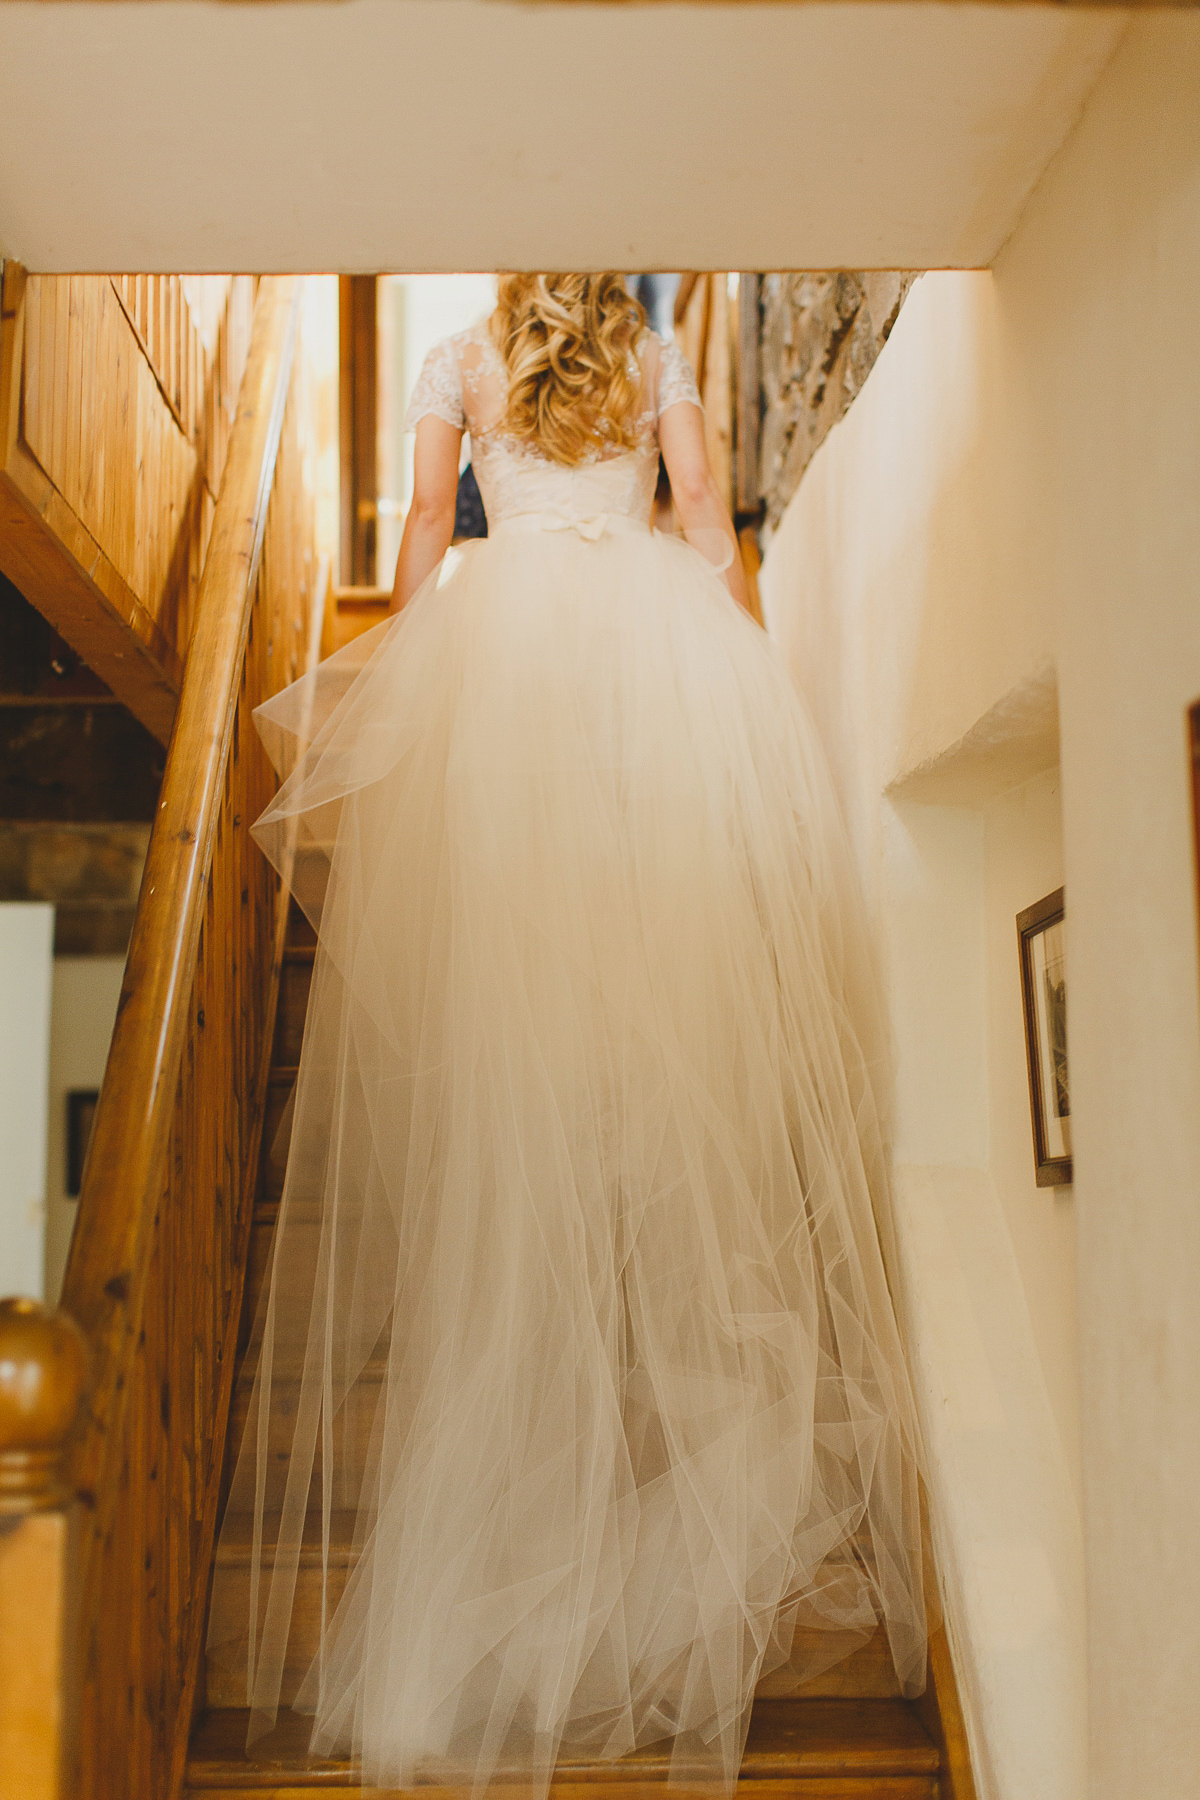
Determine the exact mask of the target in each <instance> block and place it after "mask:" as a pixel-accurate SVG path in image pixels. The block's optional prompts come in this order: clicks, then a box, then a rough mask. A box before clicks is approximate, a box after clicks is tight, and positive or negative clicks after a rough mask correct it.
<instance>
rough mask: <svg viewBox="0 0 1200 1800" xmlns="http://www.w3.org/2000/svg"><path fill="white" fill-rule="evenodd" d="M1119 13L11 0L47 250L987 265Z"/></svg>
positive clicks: (198, 258)
mask: <svg viewBox="0 0 1200 1800" xmlns="http://www.w3.org/2000/svg"><path fill="white" fill-rule="evenodd" d="M1123 22H1124V21H1123V15H1122V14H1120V13H1119V12H1117V11H1115V10H1114V11H1107V10H1099V11H1097V12H1088V11H1086V10H1082V9H1075V8H1072V9H1069V10H1064V9H1062V8H1056V7H1044V8H1039V7H988V6H927V5H919V4H918V5H904V4H899V5H890V6H872V5H833V6H794V7H789V6H779V5H771V4H767V5H761V6H748V5H724V4H720V3H719V0H716V3H713V4H704V5H700V6H686V5H678V6H672V5H651V6H611V5H610V6H581V5H578V4H571V5H553V4H545V5H537V6H530V5H527V4H521V3H520V0H518V3H516V4H504V3H503V0H344V3H343V4H340V5H312V4H302V5H296V4H286V3H281V4H277V5H272V6H206V5H193V4H174V3H172V0H159V4H157V5H155V6H152V7H147V6H144V5H139V4H122V3H120V0H99V3H95V0H92V3H89V0H71V3H68V4H54V3H50V4H45V3H43V0H5V4H4V5H3V6H0V253H3V254H5V255H10V256H16V257H18V258H20V259H21V260H22V261H24V262H25V263H26V264H27V265H28V266H29V267H31V268H35V269H42V270H78V269H114V268H116V269H166V270H178V269H195V270H201V269H216V270H226V269H251V270H287V269H291V270H299V271H302V272H303V271H308V270H312V269H340V270H342V271H343V272H348V271H351V270H364V271H368V272H373V271H376V270H381V269H394V270H397V271H400V270H407V271H419V270H453V269H497V268H501V269H503V268H530V267H532V268H547V267H550V268H560V269H561V268H595V267H609V268H618V269H653V268H666V269H681V268H693V269H696V268H699V269H704V268H717V269H738V268H742V269H778V268H810V269H811V268H830V267H838V266H847V267H850V268H870V267H881V268H888V269H894V268H908V269H923V268H930V267H942V266H946V265H955V264H963V265H975V264H979V263H982V262H986V261H987V260H988V259H989V258H990V257H991V256H992V255H994V254H995V251H996V249H997V248H998V247H999V245H1000V244H1001V243H1003V241H1004V239H1005V237H1006V236H1007V234H1008V232H1009V231H1010V230H1011V228H1012V225H1013V223H1014V222H1015V220H1016V218H1017V215H1018V213H1019V211H1020V208H1021V205H1022V204H1023V202H1024V200H1025V197H1026V196H1027V194H1028V193H1029V190H1030V188H1031V187H1032V185H1033V183H1034V182H1035V181H1036V180H1037V178H1038V176H1039V175H1040V174H1041V172H1042V170H1043V169H1044V167H1045V165H1046V163H1047V161H1048V159H1049V158H1050V156H1051V155H1052V154H1053V153H1054V151H1055V149H1056V148H1057V146H1058V145H1059V144H1060V143H1061V142H1062V140H1063V137H1064V136H1065V135H1066V132H1067V131H1068V130H1069V129H1070V126H1071V124H1072V122H1073V120H1074V118H1075V117H1076V115H1077V113H1078V109H1079V107H1080V105H1081V103H1082V101H1083V99H1084V97H1085V95H1086V94H1087V92H1088V90H1089V88H1090V87H1091V85H1092V82H1093V81H1094V79H1095V77H1096V74H1097V72H1098V71H1099V69H1100V68H1102V67H1103V65H1104V62H1105V60H1106V58H1107V57H1108V56H1109V54H1110V53H1111V51H1112V49H1113V46H1114V44H1115V43H1116V41H1117V40H1118V38H1119V36H1120V33H1121V30H1122V26H1123Z"/></svg>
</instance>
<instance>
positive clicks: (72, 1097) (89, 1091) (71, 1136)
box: [67, 1088, 100, 1200]
mask: <svg viewBox="0 0 1200 1800" xmlns="http://www.w3.org/2000/svg"><path fill="white" fill-rule="evenodd" d="M99 1098H100V1095H99V1092H98V1090H97V1089H96V1088H71V1089H69V1090H68V1093H67V1194H68V1196H69V1198H70V1199H72V1200H77V1199H78V1198H79V1192H80V1189H81V1188H82V1187H83V1165H84V1163H85V1162H86V1161H87V1148H88V1139H89V1138H90V1137H91V1135H92V1120H93V1119H94V1118H95V1116H96V1102H97V1101H98V1100H99Z"/></svg>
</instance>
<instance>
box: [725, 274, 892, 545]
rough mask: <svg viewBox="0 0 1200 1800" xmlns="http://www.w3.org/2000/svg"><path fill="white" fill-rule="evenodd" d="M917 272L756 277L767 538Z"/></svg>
mask: <svg viewBox="0 0 1200 1800" xmlns="http://www.w3.org/2000/svg"><path fill="white" fill-rule="evenodd" d="M914 280H915V276H913V275H910V274H906V273H904V272H902V271H897V270H869V271H865V272H860V273H854V272H847V271H842V270H834V271H816V272H813V273H807V274H790V275H763V276H761V277H760V279H759V287H758V295H759V379H760V382H761V405H762V423H761V433H760V437H759V457H758V469H759V491H760V493H761V495H762V499H763V502H764V507H765V512H764V520H763V537H764V541H765V540H766V539H769V537H770V536H771V534H772V532H773V531H774V529H775V527H776V526H777V525H778V523H779V520H780V519H781V518H782V516H783V512H784V508H785V507H786V506H787V503H788V501H789V500H790V499H791V497H792V495H793V494H794V493H795V491H796V489H797V488H798V487H799V485H800V477H801V476H802V475H803V473H804V471H805V469H806V468H807V467H808V464H809V462H810V461H811V460H812V457H813V455H814V453H815V451H816V450H817V449H818V447H819V445H820V444H821V442H822V441H823V439H824V438H825V437H826V436H827V435H828V434H829V432H830V431H831V430H832V428H833V427H834V426H835V425H836V424H837V422H838V420H839V419H840V418H841V417H842V415H843V413H844V412H845V411H846V408H847V407H848V406H849V405H850V402H851V401H852V400H853V399H854V396H855V395H856V394H857V393H858V391H859V389H860V388H861V387H862V384H863V382H864V381H865V380H866V379H867V376H868V375H869V374H870V372H871V367H872V365H873V363H874V361H875V358H876V357H877V356H878V355H879V352H880V350H881V349H882V347H883V345H884V344H885V343H886V341H887V336H888V333H889V332H890V331H891V329H892V326H893V324H894V323H895V320H896V315H897V313H898V312H899V311H900V308H901V306H902V305H903V303H904V297H905V295H906V294H907V292H908V290H909V288H910V287H911V285H912V283H913V281H914Z"/></svg>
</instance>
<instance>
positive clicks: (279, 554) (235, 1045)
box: [63, 277, 320, 1800]
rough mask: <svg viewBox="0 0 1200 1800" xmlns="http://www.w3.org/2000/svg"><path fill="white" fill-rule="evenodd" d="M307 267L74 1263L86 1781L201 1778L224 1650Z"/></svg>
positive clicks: (96, 1791)
mask: <svg viewBox="0 0 1200 1800" xmlns="http://www.w3.org/2000/svg"><path fill="white" fill-rule="evenodd" d="M301 291H302V290H301V284H300V283H299V281H297V280H295V279H292V278H283V277H280V278H272V279H264V280H263V281H262V282H261V283H260V284H259V290H258V296H257V299H256V304H255V314H254V325H253V331H252V334H251V342H250V350H249V355H248V360H247V365H246V372H245V375H244V377H243V381H242V387H241V392H240V396H239V402H238V409H237V416H236V419H235V421H234V426H233V431H232V434H231V437H230V441H229V448H228V455H227V458H226V462H225V471H224V476H223V480H222V485H221V491H220V494H219V497H218V500H217V505H216V509H215V513H214V517H213V525H212V532H211V537H210V541H209V551H208V556H207V559H206V562H205V567H204V572H203V576H202V578H201V583H200V590H199V594H198V599H197V606H196V626H195V629H194V632H193V635H192V641H191V644H190V646H189V650H188V659H187V665H186V669H185V672H184V678H183V685H182V690H181V694H180V700H179V707H178V711H177V713H176V718H175V726H174V731H173V734H172V738H171V744H170V748H169V750H168V754H167V762H166V769H165V771H164V775H163V782H162V788H161V791H160V799H159V808H158V814H157V817H156V820H155V824H154V829H153V832H152V834H151V840H150V848H149V853H148V856H147V861H146V869H145V874H144V876H143V881H142V888H141V894H140V896H139V900H138V910H137V915H136V918H135V921H134V929H133V936H132V940H131V944H130V951H129V958H128V962H127V965H126V971H125V979H124V982H123V984H122V991H121V1000H120V1006H119V1009H118V1014H117V1023H116V1027H115V1030H114V1033H113V1039H112V1044H111V1047H110V1051H109V1059H108V1065H107V1068H106V1072H105V1077H104V1084H103V1087H102V1089H101V1094H100V1102H99V1106H98V1108H97V1113H96V1121H95V1126H94V1128H93V1133H92V1141H91V1146H90V1149H89V1153H88V1161H87V1167H86V1170H85V1172H84V1182H83V1192H82V1194H81V1197H80V1207H79V1217H78V1221H77V1224H76V1230H75V1235H74V1238H73V1241H72V1245H71V1251H70V1256H69V1259H68V1264H67V1271H66V1277H65V1281H64V1287H63V1306H64V1309H65V1310H66V1311H67V1312H69V1313H70V1315H71V1316H72V1317H73V1318H74V1319H75V1320H76V1321H77V1323H78V1324H79V1325H80V1326H81V1327H82V1328H83V1331H84V1333H85V1335H86V1337H87V1339H88V1342H89V1348H90V1352H91V1362H92V1384H91V1388H90V1392H89V1396H88V1400H87V1403H86V1405H85V1408H84V1411H83V1414H82V1418H81V1423H80V1427H79V1429H78V1431H77V1433H76V1436H75V1440H74V1444H73V1451H72V1455H71V1460H70V1476H71V1483H72V1485H73V1487H74V1488H75V1489H76V1491H77V1492H78V1493H79V1495H80V1498H81V1500H82V1501H83V1503H84V1510H83V1517H82V1529H81V1533H80V1568H81V1574H80V1593H81V1603H80V1617H81V1639H82V1645H83V1655H84V1668H83V1733H82V1745H81V1768H80V1781H79V1788H78V1793H79V1795H80V1797H81V1800H170V1797H171V1796H174V1795H176V1794H177V1793H178V1792H179V1788H180V1784H181V1781H182V1771H183V1755H184V1750H185V1748H186V1741H187V1730H188V1725H189V1722H190V1716H191V1709H192V1703H193V1693H194V1688H195V1681H196V1671H197V1668H198V1666H199V1662H200V1657H201V1648H202V1625H203V1616H204V1608H205V1599H206V1582H207V1573H208V1559H209V1556H210V1554H211V1545H212V1537H213V1533H214V1531H215V1523H216V1512H217V1501H218V1490H219V1481H220V1469H221V1451H222V1445H223V1439H224V1432H225V1424H226V1418H227V1414H228V1407H229V1399H230V1389H231V1380H232V1370H233V1364H234V1360H235V1358H234V1351H235V1347H236V1340H237V1329H238V1319H239V1316H240V1308H241V1293H242V1282H243V1277H244V1273H245V1259H246V1254H247V1249H248V1242H249V1236H248V1234H249V1219H250V1200H251V1198H252V1194H253V1188H254V1178H255V1172H256V1166H257V1157H258V1150H259V1140H260V1135H261V1129H262V1118H263V1108H264V1105H265V1099H266V1091H267V1077H268V1069H269V1063H270V1049H271V1034H272V1029H273V1019H274V1008H275V998H276V993H277V987H278V971H279V966H280V964H281V961H282V951H283V937H284V927H285V923H286V899H285V896H284V895H283V894H282V892H281V889H280V886H279V883H278V880H277V878H276V877H275V875H274V874H273V873H272V872H271V871H270V869H269V868H268V866H267V864H266V863H265V861H264V860H263V859H262V857H261V856H259V854H258V852H257V850H256V849H255V847H254V845H253V844H252V843H251V841H250V837H249V828H250V824H251V822H252V820H253V819H254V817H255V816H256V815H257V813H258V812H259V811H261V809H262V808H263V806H264V805H265V804H266V803H267V800H268V799H269V797H270V794H271V792H272V791H273V785H274V778H273V776H272V774H271V771H270V767H269V764H268V763H267V759H266V757H265V754H264V752H263V751H262V747H261V745H260V744H259V743H258V742H257V738H256V734H255V732H254V730H253V727H252V724H251V719H250V714H251V713H252V711H253V709H254V707H255V706H256V705H257V704H259V703H260V702H261V701H262V700H264V699H267V698H268V697H269V696H270V695H271V694H272V693H274V692H276V691H277V690H278V689H279V688H280V687H281V686H283V685H284V684H285V683H287V682H288V681H291V680H294V679H295V678H296V676H297V675H299V674H301V673H303V672H304V669H305V668H306V667H308V666H311V665H312V664H313V663H314V662H315V660H316V656H317V652H318V646H319V638H320V614H319V606H320V594H319V592H318V589H319V586H320V584H319V582H318V578H317V569H316V562H315V553H314V551H313V546H312V524H313V519H312V507H311V504H310V499H311V497H310V496H309V495H308V494H307V491H306V489H305V485H304V474H303V471H304V455H303V446H302V443H301V437H300V433H301V430H302V421H303V416H304V404H303V395H302V393H301V389H302V388H303V383H302V382H301V383H299V384H298V383H297V381H295V380H293V361H294V351H295V343H296V334H297V328H298V322H299V309H300V298H301Z"/></svg>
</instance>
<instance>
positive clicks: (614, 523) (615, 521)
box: [491, 506, 650, 544]
mask: <svg viewBox="0 0 1200 1800" xmlns="http://www.w3.org/2000/svg"><path fill="white" fill-rule="evenodd" d="M649 530H650V527H649V525H647V524H646V523H645V521H644V520H642V519H633V518H630V516H629V515H628V514H627V513H613V512H596V513H583V512H568V511H567V510H566V509H565V508H562V507H555V506H547V507H542V508H541V509H540V510H539V511H538V512H527V513H510V514H509V515H508V516H507V517H506V518H503V519H501V520H500V521H499V522H498V524H497V525H496V528H495V530H494V531H493V532H492V534H491V535H492V536H493V537H497V536H499V535H500V534H501V533H505V532H516V531H576V532H578V533H579V536H580V537H581V538H583V539H584V540H585V541H586V542H587V543H589V544H594V543H596V542H597V541H598V540H599V539H600V538H602V537H605V536H606V535H609V534H612V535H614V536H616V535H620V534H622V533H626V534H629V533H635V532H636V533H637V534H638V535H640V536H645V535H646V534H647V533H648V532H649Z"/></svg>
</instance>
